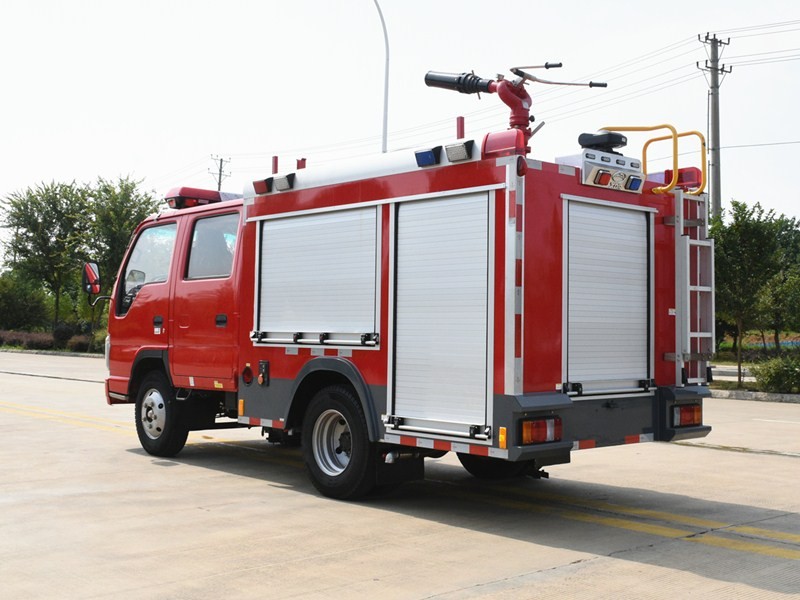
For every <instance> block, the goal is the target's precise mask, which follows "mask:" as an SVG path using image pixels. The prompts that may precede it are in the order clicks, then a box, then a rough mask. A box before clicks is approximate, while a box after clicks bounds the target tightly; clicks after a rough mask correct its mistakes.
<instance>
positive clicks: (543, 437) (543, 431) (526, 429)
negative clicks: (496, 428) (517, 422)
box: [522, 417, 561, 445]
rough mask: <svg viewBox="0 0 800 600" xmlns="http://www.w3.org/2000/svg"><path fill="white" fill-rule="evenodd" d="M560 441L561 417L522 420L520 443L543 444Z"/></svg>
mask: <svg viewBox="0 0 800 600" xmlns="http://www.w3.org/2000/svg"><path fill="white" fill-rule="evenodd" d="M558 441H561V417H548V418H547V419H532V420H530V421H523V422H522V444H523V445H526V444H544V443H546V442H558Z"/></svg>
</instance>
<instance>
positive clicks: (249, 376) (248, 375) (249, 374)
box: [242, 364, 253, 385]
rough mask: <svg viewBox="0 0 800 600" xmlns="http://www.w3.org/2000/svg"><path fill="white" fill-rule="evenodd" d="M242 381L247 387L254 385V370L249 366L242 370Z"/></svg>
mask: <svg viewBox="0 0 800 600" xmlns="http://www.w3.org/2000/svg"><path fill="white" fill-rule="evenodd" d="M242 381H243V382H244V384H245V385H250V384H251V383H253V369H251V368H250V365H249V364H248V365H246V366H245V368H244V369H242Z"/></svg>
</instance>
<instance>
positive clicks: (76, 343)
mask: <svg viewBox="0 0 800 600" xmlns="http://www.w3.org/2000/svg"><path fill="white" fill-rule="evenodd" d="M67 350H69V351H71V352H87V351H88V350H89V336H88V335H73V336H72V337H71V338H69V341H68V342H67Z"/></svg>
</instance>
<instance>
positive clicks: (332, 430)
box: [302, 385, 378, 500]
mask: <svg viewBox="0 0 800 600" xmlns="http://www.w3.org/2000/svg"><path fill="white" fill-rule="evenodd" d="M302 444H303V459H304V460H305V463H306V468H307V469H308V473H309V476H310V478H311V482H312V483H313V484H314V487H315V488H317V490H318V491H319V492H320V493H321V494H323V495H324V496H328V497H329V498H337V499H340V500H345V499H355V498H360V497H362V496H364V495H366V494H368V493H369V492H370V491H371V490H372V489H373V488H374V487H375V482H376V466H377V458H378V455H377V450H376V447H375V445H374V444H372V443H371V442H370V441H369V436H368V434H367V421H366V418H365V417H364V410H363V409H362V407H361V403H360V402H359V401H358V398H356V395H355V393H354V392H353V390H352V389H350V388H348V387H346V386H342V385H332V386H328V387H326V388H323V389H321V390H320V391H319V392H317V394H316V395H315V396H314V397H313V398H312V399H311V402H310V404H309V405H308V410H307V411H306V415H305V417H304V418H303V441H302Z"/></svg>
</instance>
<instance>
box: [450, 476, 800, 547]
mask: <svg viewBox="0 0 800 600" xmlns="http://www.w3.org/2000/svg"><path fill="white" fill-rule="evenodd" d="M495 489H499V488H495ZM506 490H507V491H511V492H518V490H514V489H513V488H509V487H505V488H504V491H506ZM465 493H466V495H469V496H470V497H472V498H474V499H475V500H478V501H480V502H485V503H489V504H493V505H496V506H504V507H506V508H513V509H516V510H522V511H527V512H536V513H549V514H553V515H555V516H558V517H561V518H564V519H568V520H571V521H581V522H584V523H593V524H597V525H603V526H606V527H614V528H616V529H625V530H628V531H635V532H637V533H646V534H649V535H654V536H657V537H663V538H668V539H675V540H684V541H689V542H694V543H697V544H704V545H707V546H714V547H717V548H726V549H728V550H736V551H739V552H748V553H750V554H761V555H764V556H772V557H776V558H783V559H787V560H800V550H795V549H793V548H782V547H778V546H770V545H767V544H761V543H758V542H752V541H746V540H739V539H735V538H730V537H724V536H721V535H718V534H717V532H696V531H691V530H688V529H678V528H676V527H667V526H664V525H657V524H653V523H643V522H639V521H632V520H629V519H624V518H621V517H614V516H605V515H597V514H592V513H585V512H580V511H577V510H569V509H565V508H560V507H558V506H542V505H535V504H534V505H532V504H529V503H527V502H525V501H523V500H513V499H509V498H507V497H499V496H498V497H496V496H493V495H491V494H489V493H485V492H476V491H473V490H468V491H466V492H465ZM531 495H532V496H541V497H549V498H548V499H549V500H556V501H561V502H564V503H566V504H570V505H572V506H578V507H580V506H583V507H585V508H590V509H593V508H596V507H597V506H598V505H602V506H604V507H605V509H606V510H608V509H610V508H614V509H615V510H616V511H617V512H618V513H621V514H625V513H627V512H631V513H635V514H636V516H639V515H640V514H641V513H649V515H650V516H652V514H658V515H660V516H661V517H664V518H660V519H659V520H664V521H669V519H668V518H666V517H669V516H675V517H678V519H675V521H680V520H681V519H686V520H694V521H695V522H705V523H710V521H703V520H701V519H692V518H691V517H683V516H682V515H671V513H666V512H661V511H648V510H646V509H635V508H633V507H626V506H620V505H615V504H608V503H604V502H600V501H590V500H579V499H577V498H571V497H568V496H560V495H558V494H547V493H543V494H531ZM720 525H722V526H723V527H722V529H723V531H727V532H731V531H733V532H736V531H737V530H740V531H739V533H749V534H755V532H758V535H760V536H762V537H771V538H772V539H775V540H781V541H795V540H796V538H797V537H798V536H795V535H794V534H790V533H784V532H776V531H770V530H766V529H760V528H756V527H747V526H735V525H731V524H725V523H720ZM703 528H705V527H703Z"/></svg>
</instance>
